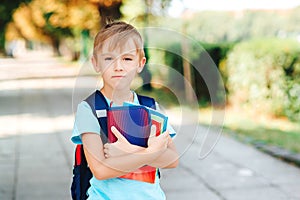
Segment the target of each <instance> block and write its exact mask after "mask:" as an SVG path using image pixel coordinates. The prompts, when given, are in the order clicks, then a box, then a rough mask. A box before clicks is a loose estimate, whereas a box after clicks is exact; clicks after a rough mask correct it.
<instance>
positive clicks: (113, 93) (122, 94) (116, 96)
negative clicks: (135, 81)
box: [101, 87, 133, 105]
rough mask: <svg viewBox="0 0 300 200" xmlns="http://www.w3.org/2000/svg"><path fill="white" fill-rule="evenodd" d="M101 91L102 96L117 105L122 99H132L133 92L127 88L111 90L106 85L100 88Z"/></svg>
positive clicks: (121, 102) (120, 103)
mask: <svg viewBox="0 0 300 200" xmlns="http://www.w3.org/2000/svg"><path fill="white" fill-rule="evenodd" d="M101 92H102V94H103V95H104V96H106V97H107V98H109V99H110V100H111V101H112V102H114V103H115V104H117V105H122V104H123V102H124V101H130V102H131V101H133V94H132V92H131V91H130V89H128V90H124V89H123V90H112V89H108V88H106V87H103V88H102V89H101Z"/></svg>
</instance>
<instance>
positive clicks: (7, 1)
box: [0, 0, 30, 52]
mask: <svg viewBox="0 0 300 200" xmlns="http://www.w3.org/2000/svg"><path fill="white" fill-rule="evenodd" d="M22 2H23V3H28V2H30V0H2V1H1V4H0V52H2V51H3V52H4V47H5V29H6V27H7V25H8V23H9V22H10V21H11V20H12V14H13V12H14V10H15V9H16V8H18V7H19V5H20V4H21V3H22Z"/></svg>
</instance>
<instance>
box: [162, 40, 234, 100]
mask: <svg viewBox="0 0 300 200" xmlns="http://www.w3.org/2000/svg"><path fill="white" fill-rule="evenodd" d="M193 45H194V46H192V47H190V51H189V54H190V55H188V56H186V57H190V60H188V61H189V62H190V64H191V65H190V66H191V69H192V70H191V71H192V72H191V73H192V78H193V81H192V82H193V83H194V86H193V87H194V91H195V93H196V96H197V98H198V100H199V101H200V102H202V103H203V102H210V101H211V100H212V99H211V97H212V95H214V96H216V97H217V102H212V103H216V104H220V103H223V102H224V101H225V99H224V97H223V94H222V95H219V94H221V92H220V91H221V89H222V88H221V87H222V84H221V81H222V80H220V77H219V76H218V74H217V73H216V70H217V69H216V67H217V68H219V65H220V63H221V62H222V60H223V59H225V57H226V55H227V52H228V51H229V50H230V49H231V48H232V47H233V44H232V43H220V44H209V43H201V44H200V43H197V44H193ZM167 49H168V50H169V51H168V52H165V62H166V64H167V65H168V66H170V67H172V68H173V69H175V70H176V71H177V72H179V73H180V74H183V58H184V57H185V56H183V55H182V53H181V44H180V43H173V44H171V45H170V46H169V47H168V48H167ZM169 76H170V77H169V80H171V81H173V82H172V83H171V85H172V86H174V87H176V88H177V89H184V88H183V85H184V84H183V81H179V80H174V79H172V77H173V74H172V73H170V74H169ZM204 76H205V78H204ZM208 87H209V88H210V91H209V89H208Z"/></svg>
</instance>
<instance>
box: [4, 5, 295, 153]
mask: <svg viewBox="0 0 300 200" xmlns="http://www.w3.org/2000/svg"><path fill="white" fill-rule="evenodd" d="M299 5H300V2H299V1H293V0H290V1H284V2H282V1H268V0H265V1H251V2H250V1H249V2H241V1H235V0H228V1H226V2H225V1H217V0H214V1H210V2H205V1H189V0H182V1H180V0H158V1H153V0H144V1H142V0H27V1H26V0H24V1H20V0H9V1H8V0H2V1H1V5H0V10H1V12H0V19H1V20H0V28H1V31H0V53H1V54H0V55H1V57H12V58H20V57H26V56H28V55H30V53H33V52H40V53H44V54H48V55H51V56H55V57H60V58H62V60H63V61H64V62H69V64H70V65H72V64H74V63H76V62H80V61H85V60H87V59H89V56H90V52H91V50H92V44H93V37H94V36H95V34H96V33H97V31H98V30H99V28H101V27H102V26H103V24H105V22H106V21H107V19H121V20H125V21H128V22H130V23H132V24H133V25H135V26H137V27H139V28H143V27H163V28H170V29H172V30H174V31H177V32H180V33H182V34H185V35H188V36H189V37H191V38H192V39H193V40H194V41H195V43H198V44H200V45H202V47H203V48H204V49H205V50H206V51H207V52H208V54H209V55H210V56H211V58H212V59H213V61H214V63H215V65H216V66H217V67H218V69H219V72H220V73H221V76H222V81H223V83H224V87H225V90H226V99H224V96H222V95H220V97H219V102H214V106H216V105H218V106H220V107H222V106H223V107H224V106H225V105H226V106H227V111H226V113H227V117H226V122H225V128H226V129H227V128H228V129H229V130H234V131H235V132H237V133H238V134H239V135H237V137H238V138H240V139H245V140H247V141H248V142H253V143H268V144H273V145H277V146H280V147H284V148H287V149H289V150H291V151H296V152H299V151H300V146H299V145H298V143H299V141H300V136H299V134H298V133H299V130H300V129H299V126H298V123H299V120H300V109H299V108H300V96H299V95H300V78H299V76H300V59H299V56H300V54H299V52H300V26H299V23H300V7H299ZM144 36H145V43H146V44H145V47H146V51H147V56H148V60H149V62H151V61H155V60H160V63H163V64H165V65H167V66H170V67H171V68H174V69H175V70H176V71H178V72H180V73H182V74H183V75H184V76H185V77H188V76H190V78H189V80H190V79H191V83H192V85H193V88H194V91H195V93H196V95H197V98H198V100H199V104H200V105H201V108H207V109H204V110H202V114H204V113H207V114H209V106H211V100H210V94H209V92H208V89H207V86H206V83H205V82H204V81H203V79H202V77H201V75H200V74H199V73H197V70H195V67H194V66H193V65H192V66H189V67H190V68H191V70H190V72H189V73H190V74H184V70H183V60H182V56H178V55H175V54H174V53H169V52H164V51H157V50H151V49H150V48H149V49H147V38H148V37H149V36H147V35H144ZM151 37H161V38H162V39H161V40H159V42H160V43H165V44H164V45H165V47H166V48H172V49H174V51H181V46H182V42H181V41H171V40H166V39H165V38H164V37H163V36H151ZM190 54H193V57H192V59H191V60H190V62H191V63H199V61H200V60H201V52H194V51H190ZM74 66H75V67H76V65H74ZM41 67H42V66H41ZM206 67H207V66H206ZM206 70H207V71H209V70H210V69H209V67H207V69H206ZM208 73H209V72H208ZM162 75H165V74H164V73H163V72H160V71H159V70H156V69H155V70H152V71H151V67H149V68H146V70H145V72H144V73H143V74H142V77H143V78H144V79H145V80H150V79H151V78H152V79H162V78H161V76H162ZM177 85H181V84H177ZM179 87H180V86H179ZM143 89H146V90H147V89H148V90H150V89H151V84H147V85H145V86H144V88H143ZM215 92H216V93H217V92H218V91H217V90H215ZM156 93H158V94H157V95H163V94H166V93H165V91H163V92H162V91H161V90H156ZM166 96H168V95H166ZM221 96H222V97H221ZM176 102H178V101H174V99H170V101H169V102H167V104H168V103H169V104H170V105H171V104H174V103H175V104H176ZM241 110H242V112H241ZM237 114H238V116H237ZM241 115H242V116H241ZM205 118H206V117H203V120H205ZM273 122H274V123H273ZM203 123H205V121H203ZM206 123H209V122H206ZM296 141H297V142H296Z"/></svg>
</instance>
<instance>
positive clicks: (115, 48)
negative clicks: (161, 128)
mask: <svg viewBox="0 0 300 200" xmlns="http://www.w3.org/2000/svg"><path fill="white" fill-rule="evenodd" d="M145 62H146V58H145V56H144V51H143V40H142V38H141V35H140V34H139V33H138V31H137V30H136V29H135V28H134V27H133V26H131V25H129V24H127V23H124V22H113V23H110V24H107V25H106V26H105V27H104V28H103V29H102V30H101V31H100V32H99V33H98V34H97V35H96V37H95V41H94V52H93V56H92V64H93V66H94V69H95V70H96V72H98V73H101V75H102V78H103V83H104V85H103V87H102V88H101V93H102V94H103V95H104V96H105V98H106V100H107V102H108V105H112V106H116V105H122V104H123V102H124V101H129V102H133V103H136V104H139V102H138V99H137V95H136V93H135V92H133V91H131V90H130V84H131V82H132V81H133V79H134V77H135V75H136V74H137V73H140V72H141V71H142V69H143V67H144V65H145ZM108 128H110V129H111V130H112V132H113V133H114V135H115V136H116V137H117V139H118V140H117V141H116V142H115V143H106V144H103V141H102V140H101V137H99V135H100V126H99V123H98V121H97V118H96V117H95V116H94V115H93V113H92V110H91V108H90V106H89V105H88V104H87V103H86V102H84V101H83V102H81V103H80V104H79V105H78V108H77V113H76V119H75V124H74V130H73V135H72V141H73V142H74V143H83V147H84V152H85V156H86V159H87V162H88V165H89V167H90V169H91V171H92V174H93V177H92V179H91V180H90V183H91V187H90V188H89V189H88V199H89V200H93V199H95V200H101V199H112V200H123V199H124V200H127V199H128V200H135V199H137V200H140V199H147V200H150V199H153V200H160V199H165V194H164V193H163V191H162V190H161V188H160V185H159V178H158V177H156V179H155V182H154V183H153V184H152V183H148V182H143V181H137V180H131V179H125V178H118V177H120V176H122V175H126V174H128V173H129V172H134V171H135V170H137V169H139V168H140V167H143V166H145V165H148V166H153V167H156V168H174V167H176V166H177V165H178V154H177V152H176V149H175V146H174V144H173V142H172V139H171V137H170V134H175V133H174V130H173V129H172V128H171V126H169V125H168V128H167V131H166V132H165V133H163V134H161V135H159V136H157V137H155V136H153V137H150V138H149V140H148V147H147V148H143V147H140V146H136V145H132V144H130V143H129V142H128V141H127V140H126V139H125V138H124V137H123V136H122V135H121V134H120V132H119V130H117V129H116V128H115V127H108ZM153 133H155V130H153V128H152V130H151V135H153ZM156 176H157V175H156Z"/></svg>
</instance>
